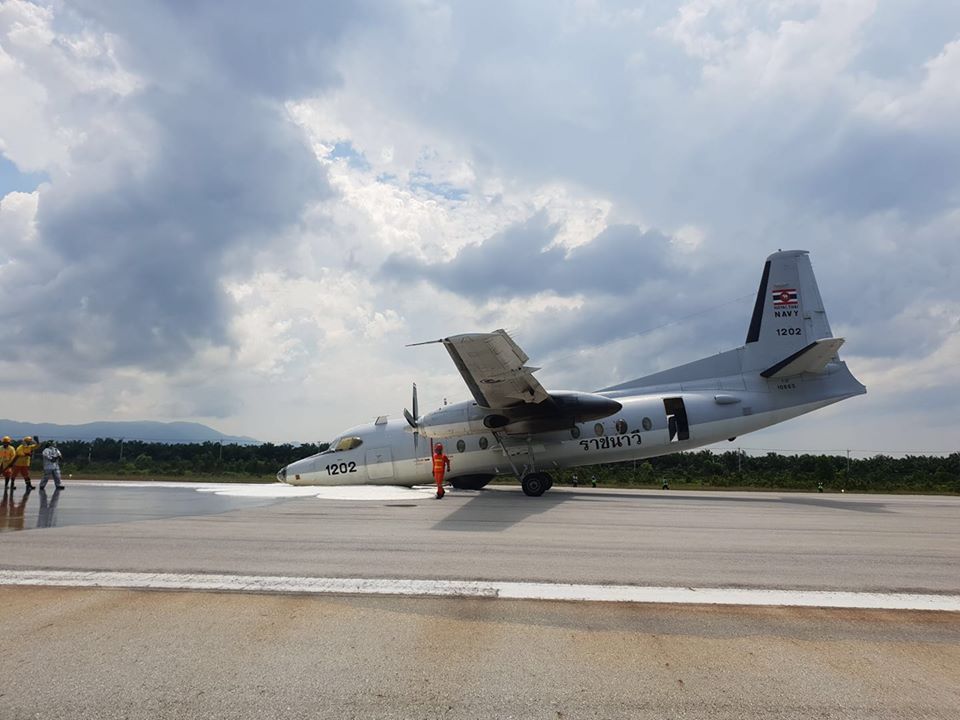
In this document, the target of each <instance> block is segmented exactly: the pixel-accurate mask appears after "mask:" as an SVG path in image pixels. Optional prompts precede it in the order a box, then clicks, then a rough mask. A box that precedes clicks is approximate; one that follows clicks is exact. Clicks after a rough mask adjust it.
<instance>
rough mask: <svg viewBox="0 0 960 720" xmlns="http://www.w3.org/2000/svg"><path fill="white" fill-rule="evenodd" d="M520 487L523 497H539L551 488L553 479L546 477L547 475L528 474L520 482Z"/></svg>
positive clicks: (540, 473)
mask: <svg viewBox="0 0 960 720" xmlns="http://www.w3.org/2000/svg"><path fill="white" fill-rule="evenodd" d="M520 486H521V487H522V488H523V493H524V495H529V496H530V497H540V496H541V495H543V494H544V493H545V492H546V491H547V490H549V489H550V488H552V487H553V478H552V477H550V476H549V475H547V473H542V472H533V473H528V474H527V475H524V476H523V479H521V480H520Z"/></svg>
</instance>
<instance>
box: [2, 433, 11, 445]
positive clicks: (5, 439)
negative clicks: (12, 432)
mask: <svg viewBox="0 0 960 720" xmlns="http://www.w3.org/2000/svg"><path fill="white" fill-rule="evenodd" d="M0 442H5V443H8V442H10V436H9V435H4V436H3V439H2V440H0Z"/></svg>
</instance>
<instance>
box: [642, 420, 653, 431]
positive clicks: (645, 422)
mask: <svg viewBox="0 0 960 720" xmlns="http://www.w3.org/2000/svg"><path fill="white" fill-rule="evenodd" d="M640 424H641V425H643V429H644V430H650V429H652V428H653V420H651V419H650V418H648V417H645V418H644V419H643V420H642V421H640Z"/></svg>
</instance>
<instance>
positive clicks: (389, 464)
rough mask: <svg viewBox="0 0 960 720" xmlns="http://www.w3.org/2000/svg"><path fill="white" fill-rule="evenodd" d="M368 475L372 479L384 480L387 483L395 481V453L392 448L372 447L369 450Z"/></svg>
mask: <svg viewBox="0 0 960 720" xmlns="http://www.w3.org/2000/svg"><path fill="white" fill-rule="evenodd" d="M366 465H367V475H368V476H369V478H370V480H372V481H383V483H384V484H385V485H387V484H389V483H390V482H392V481H393V479H394V475H393V454H392V453H391V452H390V448H388V447H384V448H370V449H369V450H367V461H366Z"/></svg>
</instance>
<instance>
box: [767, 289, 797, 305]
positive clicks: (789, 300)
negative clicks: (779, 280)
mask: <svg viewBox="0 0 960 720" xmlns="http://www.w3.org/2000/svg"><path fill="white" fill-rule="evenodd" d="M797 302H798V296H797V291H796V290H795V289H793V288H783V289H782V290H774V291H773V306H774V307H775V308H778V307H784V306H785V305H796V304H797Z"/></svg>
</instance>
